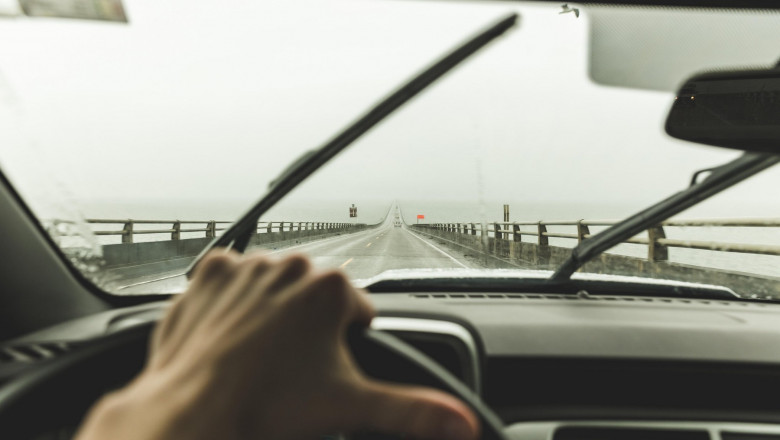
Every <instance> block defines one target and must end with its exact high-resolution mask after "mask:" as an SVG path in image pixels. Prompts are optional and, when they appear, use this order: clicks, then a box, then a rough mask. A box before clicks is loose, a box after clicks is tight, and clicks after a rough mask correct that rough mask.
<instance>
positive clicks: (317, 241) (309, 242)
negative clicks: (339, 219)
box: [258, 231, 373, 254]
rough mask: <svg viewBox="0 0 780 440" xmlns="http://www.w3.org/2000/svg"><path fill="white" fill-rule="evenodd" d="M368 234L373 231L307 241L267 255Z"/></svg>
mask: <svg viewBox="0 0 780 440" xmlns="http://www.w3.org/2000/svg"><path fill="white" fill-rule="evenodd" d="M369 232H373V231H363V232H353V233H351V234H347V235H337V236H335V237H328V238H321V239H319V240H318V239H314V240H312V241H307V242H306V243H301V244H296V245H293V246H287V247H283V248H279V249H276V250H274V251H268V253H269V254H278V253H279V252H285V251H289V250H292V249H297V248H299V247H303V246H311V245H316V244H320V243H328V242H331V241H336V240H343V239H345V238H354V237H355V236H358V235H368V233H369ZM258 247H259V248H260V249H264V248H263V247H262V246H258Z"/></svg>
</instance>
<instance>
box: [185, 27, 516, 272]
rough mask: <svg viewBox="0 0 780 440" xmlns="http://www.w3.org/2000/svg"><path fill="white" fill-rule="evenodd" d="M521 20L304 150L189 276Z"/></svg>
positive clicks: (243, 240) (485, 35) (463, 49)
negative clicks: (340, 155) (215, 251)
mask: <svg viewBox="0 0 780 440" xmlns="http://www.w3.org/2000/svg"><path fill="white" fill-rule="evenodd" d="M517 20H518V15H517V14H511V15H508V16H507V17H505V18H503V19H501V20H500V21H499V22H498V23H496V24H494V25H492V26H490V27H489V28H487V29H486V30H484V31H482V32H480V33H479V34H477V35H476V36H474V37H473V38H471V39H469V40H468V41H466V42H465V43H463V44H461V45H460V46H458V47H457V48H456V49H455V50H453V51H451V52H450V53H449V54H447V55H446V56H444V57H443V58H441V59H440V60H439V61H437V62H436V63H434V64H433V65H432V66H430V67H428V68H427V69H425V70H423V71H422V72H421V73H419V74H418V75H416V76H415V77H414V78H412V79H411V80H409V81H407V82H406V83H405V84H404V85H403V86H401V87H400V88H399V89H398V90H396V91H395V92H393V93H392V94H390V95H389V96H388V97H386V98H385V99H384V100H382V101H381V102H379V103H378V104H376V105H375V106H374V107H373V108H371V110H369V111H368V112H367V113H366V114H364V115H363V116H362V117H360V119H358V120H357V121H355V122H354V123H352V124H351V125H350V126H348V127H347V128H346V129H344V130H343V131H341V133H339V134H338V135H336V137H334V138H333V139H331V140H330V141H328V142H327V143H326V144H325V145H323V146H321V147H320V148H318V149H314V150H311V151H308V152H306V153H305V154H303V155H302V156H301V157H300V158H299V159H297V160H296V161H295V162H293V163H292V164H291V165H290V166H289V167H287V169H285V170H284V171H283V172H282V173H281V174H280V175H279V177H277V178H276V179H274V180H273V181H272V182H271V184H270V185H269V188H268V192H267V193H266V195H265V196H264V197H263V198H262V199H260V201H258V202H257V204H255V205H254V206H253V207H252V208H251V209H250V210H249V211H248V212H247V213H246V214H244V215H243V216H241V218H240V219H239V220H238V221H236V222H235V223H233V225H231V226H230V228H228V229H227V230H226V231H225V233H224V234H222V235H221V236H220V237H218V238H216V239H214V241H212V242H211V243H210V244H209V245H208V246H206V248H205V249H203V251H201V253H200V254H199V255H198V257H197V258H196V259H195V261H193V263H192V264H191V265H190V267H189V268H188V269H187V277H188V278H189V277H190V275H191V273H192V271H193V269H194V268H195V266H197V265H198V263H199V262H200V260H201V258H203V256H204V255H205V254H206V253H207V252H209V251H210V250H211V249H213V248H215V247H225V248H230V249H234V250H237V251H239V252H243V251H244V249H246V246H247V244H248V243H249V238H250V237H251V236H252V232H253V231H254V230H256V229H257V221H258V220H259V219H260V216H261V215H262V214H263V213H265V212H266V211H267V210H268V209H269V208H271V207H272V206H273V205H274V204H276V202H278V201H279V200H280V199H281V198H282V197H284V196H285V195H286V194H287V193H289V192H290V191H291V190H292V189H293V188H295V187H296V186H297V185H298V184H299V183H301V182H302V181H303V180H304V179H306V178H307V177H309V175H311V174H312V173H313V172H314V171H316V170H317V169H318V168H319V167H320V166H322V165H323V164H325V163H326V162H327V161H329V160H330V159H332V158H333V157H334V156H335V155H336V154H338V153H339V152H341V151H342V150H343V149H344V148H346V147H347V146H349V145H350V144H351V143H352V142H354V141H355V140H357V139H358V138H359V137H360V136H361V135H363V134H364V133H365V132H367V131H368V130H370V129H371V128H372V127H373V126H375V125H376V124H377V123H379V122H380V121H381V120H382V119H384V118H386V117H387V116H388V115H389V114H391V113H392V112H394V111H395V110H397V109H398V108H399V107H401V106H402V105H403V104H405V103H406V102H407V101H409V100H410V99H411V98H413V97H414V96H415V95H417V94H418V93H420V92H421V91H422V90H424V89H425V88H426V87H428V86H429V85H431V84H432V83H433V82H435V81H436V80H437V79H439V78H441V77H442V76H443V75H444V74H445V73H447V72H449V71H450V70H452V69H453V68H454V67H455V66H457V65H458V64H460V63H461V62H462V61H463V60H465V59H466V58H468V57H469V56H471V55H473V54H474V53H475V52H477V51H479V50H480V49H482V48H483V47H485V45H487V44H488V43H490V42H491V41H493V40H494V39H496V38H497V37H499V36H501V35H502V34H504V32H506V31H507V30H509V29H510V28H511V27H513V26H514V25H515V24H516V23H517Z"/></svg>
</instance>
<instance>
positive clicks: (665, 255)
mask: <svg viewBox="0 0 780 440" xmlns="http://www.w3.org/2000/svg"><path fill="white" fill-rule="evenodd" d="M647 238H648V241H649V243H648V245H647V259H648V260H650V261H667V260H669V248H668V247H666V246H664V245H662V244H659V243H658V239H659V238H666V233H665V232H664V228H663V226H660V225H659V226H656V227H653V228H650V229H648V230H647Z"/></svg>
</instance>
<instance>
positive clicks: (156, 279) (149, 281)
mask: <svg viewBox="0 0 780 440" xmlns="http://www.w3.org/2000/svg"><path fill="white" fill-rule="evenodd" d="M185 273H186V272H182V273H177V274H173V275H168V276H165V277H162V278H155V279H153V280H146V281H139V282H137V283H132V284H126V285H124V286H120V287H117V288H116V290H122V289H127V288H128V287H135V286H141V285H143V284H149V283H156V282H157V281H162V280H169V279H171V278H176V277H180V276H182V275H184V274H185Z"/></svg>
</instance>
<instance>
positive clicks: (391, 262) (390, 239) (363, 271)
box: [273, 224, 472, 279]
mask: <svg viewBox="0 0 780 440" xmlns="http://www.w3.org/2000/svg"><path fill="white" fill-rule="evenodd" d="M293 252H301V253H304V254H306V255H308V256H309V257H310V258H311V259H312V261H313V263H314V265H315V266H316V267H320V268H336V267H337V268H341V269H343V270H344V271H346V273H347V275H349V276H350V278H353V279H358V278H369V277H372V276H374V275H377V274H379V273H382V272H384V271H386V270H393V269H423V268H424V269H429V268H433V269H440V268H464V267H472V266H471V265H470V264H469V263H468V262H465V261H459V260H458V259H456V258H455V257H453V256H452V255H450V254H449V253H448V252H447V251H446V250H445V249H442V248H440V247H438V246H436V245H435V244H433V243H431V242H430V241H429V240H426V239H425V238H423V237H421V236H420V235H418V234H415V233H413V232H410V231H409V230H407V229H406V228H400V227H393V226H392V225H389V224H388V225H386V226H381V227H379V228H376V229H373V230H369V231H365V232H360V233H356V234H348V235H344V236H339V237H334V238H330V239H325V240H320V241H315V242H311V243H306V244H302V245H298V246H294V247H289V248H285V249H280V250H278V251H275V252H273V254H275V255H287V254H290V253H293Z"/></svg>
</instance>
